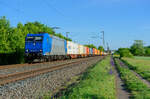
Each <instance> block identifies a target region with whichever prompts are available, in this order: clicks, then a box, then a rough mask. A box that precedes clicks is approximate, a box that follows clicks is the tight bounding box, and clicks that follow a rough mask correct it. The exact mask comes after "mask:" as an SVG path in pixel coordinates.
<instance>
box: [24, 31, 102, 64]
mask: <svg viewBox="0 0 150 99" xmlns="http://www.w3.org/2000/svg"><path fill="white" fill-rule="evenodd" d="M96 55H102V52H101V51H100V50H97V49H95V48H88V47H86V46H84V45H81V44H77V43H75V42H72V41H66V40H64V39H61V38H59V37H56V36H53V35H50V34H48V33H40V34H27V36H26V38H25V60H26V62H28V63H30V62H33V61H34V60H35V59H38V60H40V61H51V60H59V59H72V58H82V57H89V56H96Z"/></svg>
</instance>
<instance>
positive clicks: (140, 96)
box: [115, 60, 150, 99]
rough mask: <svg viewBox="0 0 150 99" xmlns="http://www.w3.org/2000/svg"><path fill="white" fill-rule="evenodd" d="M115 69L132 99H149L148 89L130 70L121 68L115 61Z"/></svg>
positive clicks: (149, 89) (149, 90) (149, 92)
mask: <svg viewBox="0 0 150 99" xmlns="http://www.w3.org/2000/svg"><path fill="white" fill-rule="evenodd" d="M115 63H116V66H117V69H118V70H119V72H120V76H121V79H122V80H123V81H124V83H125V85H126V88H127V89H128V90H129V91H130V92H131V94H132V97H131V98H133V99H150V88H148V86H147V85H146V84H145V83H144V82H142V80H141V79H139V78H138V77H137V76H136V75H135V74H134V73H133V72H132V71H131V70H129V69H128V68H124V67H121V66H120V64H119V62H118V61H117V60H116V61H115Z"/></svg>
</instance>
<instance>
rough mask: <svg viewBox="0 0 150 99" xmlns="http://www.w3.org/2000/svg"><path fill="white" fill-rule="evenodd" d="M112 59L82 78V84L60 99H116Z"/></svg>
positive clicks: (104, 61)
mask: <svg viewBox="0 0 150 99" xmlns="http://www.w3.org/2000/svg"><path fill="white" fill-rule="evenodd" d="M110 68H111V66H110V57H107V58H106V59H104V60H102V61H101V62H99V63H98V64H97V65H96V66H94V67H93V68H91V69H89V70H88V71H87V73H84V74H83V76H82V77H81V78H82V80H81V82H80V83H79V84H78V85H76V86H74V87H73V88H71V90H70V91H69V92H68V93H65V94H64V95H63V96H61V97H60V99H116V89H115V76H114V75H113V74H110V73H109V71H110Z"/></svg>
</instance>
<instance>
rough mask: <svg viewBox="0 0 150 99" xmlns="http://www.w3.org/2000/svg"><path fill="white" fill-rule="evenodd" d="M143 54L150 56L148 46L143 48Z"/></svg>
mask: <svg viewBox="0 0 150 99" xmlns="http://www.w3.org/2000/svg"><path fill="white" fill-rule="evenodd" d="M145 56H150V48H149V47H146V48H145Z"/></svg>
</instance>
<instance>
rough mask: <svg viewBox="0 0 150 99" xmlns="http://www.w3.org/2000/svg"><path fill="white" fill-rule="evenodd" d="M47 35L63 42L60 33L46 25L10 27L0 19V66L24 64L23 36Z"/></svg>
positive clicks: (28, 24)
mask: <svg viewBox="0 0 150 99" xmlns="http://www.w3.org/2000/svg"><path fill="white" fill-rule="evenodd" d="M42 32H43V33H49V34H51V35H54V36H57V37H60V38H62V39H65V40H69V41H72V40H71V39H70V38H66V37H65V36H63V35H62V34H61V33H55V31H54V30H53V29H52V28H51V27H48V26H47V25H44V24H41V23H40V22H37V21H35V22H27V23H26V24H22V23H20V22H19V23H18V24H17V26H16V27H12V26H11V25H10V21H9V20H8V19H6V17H5V16H3V17H1V18H0V65H2V64H16V63H23V62H24V47H25V36H26V35H27V34H28V33H32V34H37V33H42Z"/></svg>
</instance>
